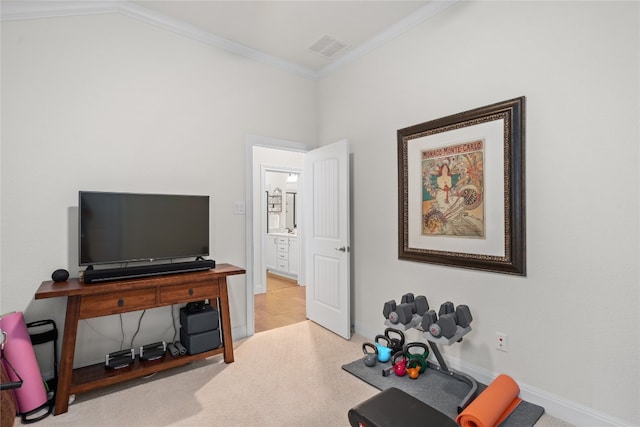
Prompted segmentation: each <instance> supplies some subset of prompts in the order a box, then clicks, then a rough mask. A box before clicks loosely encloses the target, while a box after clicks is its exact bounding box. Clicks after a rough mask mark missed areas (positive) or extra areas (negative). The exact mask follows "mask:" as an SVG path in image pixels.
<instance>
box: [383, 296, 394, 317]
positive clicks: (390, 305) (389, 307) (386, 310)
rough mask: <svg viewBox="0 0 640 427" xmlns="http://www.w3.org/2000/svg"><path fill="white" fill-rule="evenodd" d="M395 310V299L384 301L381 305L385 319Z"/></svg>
mask: <svg viewBox="0 0 640 427" xmlns="http://www.w3.org/2000/svg"><path fill="white" fill-rule="evenodd" d="M394 311H396V300H393V299H392V300H391V301H387V302H385V303H384V307H382V315H383V316H384V318H385V319H388V318H389V315H390V314H391V313H393V312H394Z"/></svg>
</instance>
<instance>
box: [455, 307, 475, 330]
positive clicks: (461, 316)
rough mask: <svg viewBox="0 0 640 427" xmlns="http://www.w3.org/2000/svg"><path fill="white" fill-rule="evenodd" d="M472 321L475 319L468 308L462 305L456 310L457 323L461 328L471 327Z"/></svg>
mask: <svg viewBox="0 0 640 427" xmlns="http://www.w3.org/2000/svg"><path fill="white" fill-rule="evenodd" d="M472 320H473V317H471V311H470V310H469V307H468V306H466V305H463V304H461V305H459V306H458V307H457V308H456V322H457V323H458V325H460V327H461V328H466V327H467V326H469V325H470V324H471V321H472Z"/></svg>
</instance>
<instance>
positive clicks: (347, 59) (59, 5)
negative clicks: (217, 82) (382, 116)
mask: <svg viewBox="0 0 640 427" xmlns="http://www.w3.org/2000/svg"><path fill="white" fill-rule="evenodd" d="M458 1H460V0H436V1H431V2H429V3H428V4H426V5H425V6H424V7H422V8H420V9H419V10H418V11H417V12H415V13H413V14H412V15H410V16H408V17H406V18H405V19H403V20H402V21H400V22H398V23H397V24H395V25H393V26H392V27H390V28H388V29H387V30H385V31H383V32H382V33H380V34H378V35H377V36H375V37H373V38H372V39H370V40H369V41H367V42H366V43H364V44H363V45H360V46H358V47H357V48H354V49H353V50H351V51H349V52H347V53H345V54H344V55H342V56H340V57H339V58H337V59H336V60H335V61H334V62H332V63H331V64H329V65H327V66H325V67H324V68H322V69H320V70H319V71H315V70H313V69H311V68H307V67H303V66H300V65H297V64H294V63H292V62H289V61H286V60H284V59H282V58H278V57H276V56H273V55H269V54H267V53H265V52H262V51H259V50H256V49H253V48H250V47H248V46H245V45H243V44H240V43H236V42H234V41H232V40H229V39H226V38H224V37H220V36H218V35H215V34H212V33H210V32H207V31H204V30H202V29H200V28H198V27H196V26H194V25H191V24H187V23H185V22H183V21H180V20H178V19H174V18H171V17H169V16H166V15H164V14H161V13H158V12H155V11H152V10H150V9H147V8H145V7H142V6H140V5H138V4H134V3H131V2H128V1H2V3H1V7H0V20H1V21H20V20H27V19H43V18H59V17H69V16H86V15H99V14H110V13H118V14H121V15H124V16H128V17H130V18H133V19H137V20H139V21H142V22H145V23H147V24H151V25H155V26H157V27H160V28H163V29H165V30H168V31H172V32H174V33H177V34H180V35H183V36H185V37H189V38H191V39H193V40H197V41H200V42H202V43H206V44H209V45H211V46H215V47H218V48H220V49H224V50H226V51H229V52H232V53H235V54H238V55H241V56H244V57H246V58H250V59H253V60H255V61H258V62H261V63H263V64H267V65H270V66H272V67H275V68H278V69H281V70H283V71H286V72H289V73H292V74H295V75H298V76H301V77H304V78H308V79H312V80H319V79H321V78H323V77H326V76H328V75H329V74H330V73H332V72H334V71H336V70H338V69H339V68H342V67H344V66H345V65H347V64H349V63H351V62H353V61H355V60H357V59H358V58H360V57H362V56H364V55H366V54H367V53H369V52H371V51H373V50H375V49H376V48H378V47H379V46H381V45H383V44H384V43H386V42H388V41H389V40H391V39H393V38H395V37H397V36H399V35H400V34H402V33H404V32H406V31H408V30H410V29H411V28H413V27H415V26H416V25H418V24H420V23H421V22H423V21H425V20H427V19H429V18H431V17H432V16H434V15H435V14H437V13H439V12H441V11H442V10H444V9H446V8H448V7H449V6H451V5H453V4H454V3H457V2H458Z"/></svg>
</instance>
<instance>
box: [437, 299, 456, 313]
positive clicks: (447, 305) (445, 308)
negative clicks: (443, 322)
mask: <svg viewBox="0 0 640 427" xmlns="http://www.w3.org/2000/svg"><path fill="white" fill-rule="evenodd" d="M449 313H455V309H454V308H453V303H452V302H451V301H447V302H443V303H442V304H441V305H440V310H438V316H442V315H443V314H449Z"/></svg>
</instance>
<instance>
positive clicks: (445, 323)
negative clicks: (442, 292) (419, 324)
mask: <svg viewBox="0 0 640 427" xmlns="http://www.w3.org/2000/svg"><path fill="white" fill-rule="evenodd" d="M457 331H458V326H457V324H456V315H455V313H445V314H443V315H442V316H440V318H439V319H438V320H437V321H436V322H435V323H432V324H431V326H429V333H430V334H431V335H432V336H433V337H435V338H439V337H445V338H452V337H453V336H454V335H455V334H456V332H457Z"/></svg>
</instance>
